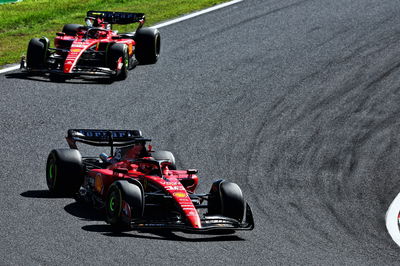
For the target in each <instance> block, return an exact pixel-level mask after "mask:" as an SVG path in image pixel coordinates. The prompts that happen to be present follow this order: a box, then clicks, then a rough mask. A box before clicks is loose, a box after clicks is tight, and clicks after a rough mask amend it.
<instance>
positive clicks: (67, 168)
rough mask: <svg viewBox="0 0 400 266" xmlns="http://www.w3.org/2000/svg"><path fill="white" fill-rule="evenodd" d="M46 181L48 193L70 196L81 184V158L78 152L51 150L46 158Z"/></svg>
mask: <svg viewBox="0 0 400 266" xmlns="http://www.w3.org/2000/svg"><path fill="white" fill-rule="evenodd" d="M46 181H47V187H48V188H49V190H50V192H52V193H54V194H56V195H68V196H72V195H73V194H75V193H76V192H78V191H79V188H80V186H81V185H82V183H83V164H82V156H81V154H80V152H79V151H78V150H74V149H59V150H52V151H51V152H50V154H49V157H48V158H47V165H46Z"/></svg>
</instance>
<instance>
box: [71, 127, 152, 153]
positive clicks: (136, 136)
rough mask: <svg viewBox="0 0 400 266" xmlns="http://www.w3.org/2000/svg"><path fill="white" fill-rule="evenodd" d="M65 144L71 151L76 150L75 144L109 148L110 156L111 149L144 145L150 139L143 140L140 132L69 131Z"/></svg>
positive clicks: (105, 130)
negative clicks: (66, 143) (138, 144)
mask: <svg viewBox="0 0 400 266" xmlns="http://www.w3.org/2000/svg"><path fill="white" fill-rule="evenodd" d="M66 139H67V142H68V145H69V147H70V148H71V149H78V147H77V146H76V143H77V142H80V143H84V144H88V145H91V146H109V147H111V154H113V147H123V146H129V145H134V144H137V143H143V144H144V143H145V142H147V141H151V139H146V138H143V136H142V132H141V131H140V130H109V129H69V130H68V133H67V137H66Z"/></svg>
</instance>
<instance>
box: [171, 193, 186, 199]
mask: <svg viewBox="0 0 400 266" xmlns="http://www.w3.org/2000/svg"><path fill="white" fill-rule="evenodd" d="M172 195H174V196H175V197H178V198H184V197H186V194H185V193H183V192H174V194H172Z"/></svg>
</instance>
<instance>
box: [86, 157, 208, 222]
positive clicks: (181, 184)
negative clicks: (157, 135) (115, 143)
mask: <svg viewBox="0 0 400 266" xmlns="http://www.w3.org/2000/svg"><path fill="white" fill-rule="evenodd" d="M140 164H141V163H136V162H135V163H131V162H130V161H129V160H124V161H122V162H118V163H115V164H113V165H111V166H109V167H108V168H107V169H94V170H91V171H90V172H89V173H88V176H87V178H86V180H85V182H88V183H92V184H95V189H96V190H97V192H98V193H99V195H101V197H102V198H103V199H104V200H105V199H106V197H107V194H108V189H109V187H110V185H111V184H112V183H113V182H114V181H116V180H121V179H131V178H134V179H137V180H138V181H139V182H140V183H142V185H143V188H144V190H145V192H148V191H150V184H152V185H153V186H152V187H154V186H156V187H158V188H160V189H162V190H163V191H164V192H165V193H167V194H169V195H170V196H171V197H172V198H173V199H174V200H175V202H176V203H177V205H178V206H179V208H180V209H181V210H182V212H183V213H184V214H185V216H186V218H187V220H188V221H189V222H190V224H191V226H193V227H194V228H201V222H200V217H199V214H198V213H197V210H196V208H195V206H194V205H193V203H192V200H191V199H190V197H189V193H194V191H195V189H196V187H197V185H198V176H197V175H195V174H193V173H190V170H169V169H168V165H167V163H165V165H163V164H162V168H163V169H162V174H163V176H162V177H160V176H158V175H151V174H145V173H143V172H141V171H139V170H138V169H140V168H141V165H140ZM143 164H146V163H143ZM121 169H122V171H121ZM115 170H117V171H115ZM118 170H119V171H118ZM121 172H126V173H121Z"/></svg>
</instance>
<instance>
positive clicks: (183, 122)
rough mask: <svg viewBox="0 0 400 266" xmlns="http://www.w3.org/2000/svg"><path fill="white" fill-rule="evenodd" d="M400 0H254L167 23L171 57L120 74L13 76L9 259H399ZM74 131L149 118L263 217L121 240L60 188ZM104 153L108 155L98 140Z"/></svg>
mask: <svg viewBox="0 0 400 266" xmlns="http://www.w3.org/2000/svg"><path fill="white" fill-rule="evenodd" d="M399 13H400V4H399V3H398V2H397V1H391V0H386V1H385V0H382V1H375V0H373V1H372V0H370V1H369V0H358V1H353V0H352V1H350V0H338V1H328V0H319V1H307V0H305V1H304V0H303V1H293V0H292V1H288V0H279V1H278V0H276V1H249V0H247V1H244V2H241V3H239V4H236V5H234V6H230V7H227V8H225V9H221V10H218V11H215V12H211V13H208V14H205V15H203V16H200V17H196V18H193V19H190V20H187V21H184V22H181V23H178V24H174V25H170V26H168V27H165V28H162V29H161V34H162V38H163V39H162V41H163V44H162V45H163V46H162V57H161V58H160V60H159V62H158V63H157V64H156V65H152V66H139V67H137V68H136V69H134V70H133V71H131V72H130V74H129V78H128V79H127V80H125V81H122V82H116V83H113V84H110V85H107V84H98V83H89V82H82V81H80V80H73V81H70V82H67V83H65V84H61V83H51V82H48V81H46V80H42V79H27V78H26V77H24V76H22V75H19V74H18V71H16V72H12V73H11V74H8V75H4V74H3V75H0V84H1V89H0V95H1V97H0V117H1V123H0V132H1V133H0V155H1V168H0V178H1V183H0V184H1V186H0V190H1V191H0V193H1V201H0V208H1V209H0V210H1V216H0V221H1V226H0V239H1V240H0V265H14V264H16V265H71V264H80V265H82V264H99V265H113V264H125V265H126V264H130V265H137V264H145V265H150V264H151V265H158V264H162V265H164V264H170V265H176V264H179V265H182V264H183V265H187V264H194V265H200V264H202V265H211V264H213V265H214V264H217V265H227V264H233V265H238V264H246V265H261V264H272V265H273V264H300V265H304V264H306V265H309V264H313V265H321V264H329V265H332V264H334V265H343V264H363V265H393V264H398V263H399V260H400V255H399V248H398V247H397V246H396V244H395V243H394V242H393V241H392V240H391V238H390V236H389V235H388V233H387V231H386V228H385V221H384V215H385V212H386V210H387V208H388V206H389V204H390V203H391V201H392V200H393V199H394V197H395V196H396V195H397V193H398V192H399V191H400V180H399V174H400V167H399V161H400V152H399V151H400V149H399V148H398V147H399V142H400V136H399V134H398V133H399V131H400V107H399V106H400V105H399V103H400V86H399V84H400V63H399V62H400V49H399V45H400V26H399V25H400V16H399V15H398V14H399ZM68 128H134V129H136V128H138V129H141V130H142V131H143V133H144V135H145V136H148V137H151V138H152V139H153V140H154V141H153V145H154V148H155V149H166V150H171V151H173V152H174V153H175V155H176V157H177V160H178V164H179V165H180V166H181V167H182V168H198V169H199V170H200V172H199V174H200V176H201V177H202V179H201V186H200V188H199V192H206V191H208V189H209V186H210V185H211V183H212V181H213V180H215V179H220V178H225V179H228V180H231V181H234V182H237V183H238V184H240V186H241V187H242V189H243V191H244V193H245V195H246V198H247V201H248V202H249V204H250V205H251V206H252V208H253V212H254V216H255V222H256V228H255V229H254V230H253V231H251V232H240V233H236V234H234V235H228V236H218V235H201V236H198V235H191V234H183V233H176V234H151V233H137V232H130V233H126V234H120V235H116V234H113V233H112V232H111V231H110V228H109V227H108V225H106V224H105V223H104V222H103V220H102V219H103V218H102V216H101V215H99V214H97V213H95V212H93V211H91V210H90V209H87V208H85V207H82V206H80V205H78V204H77V203H74V201H73V200H72V199H68V198H51V197H50V196H49V194H48V193H47V192H46V183H45V160H46V157H47V154H48V152H49V151H50V150H51V149H53V148H65V147H67V144H66V142H65V140H64V139H63V138H64V136H65V135H66V130H67V129H68ZM93 152H97V151H93Z"/></svg>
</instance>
